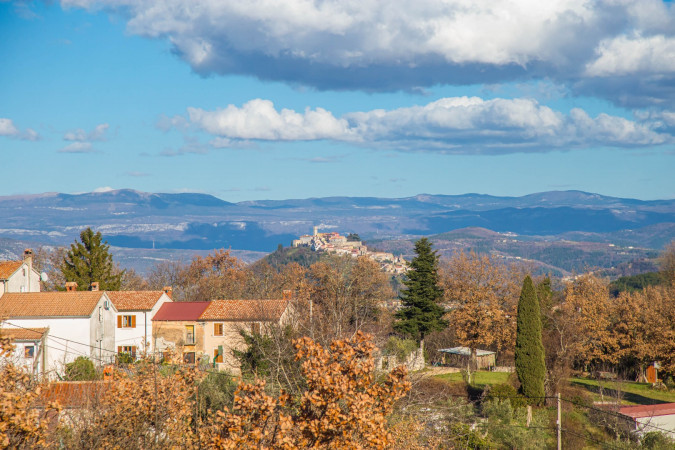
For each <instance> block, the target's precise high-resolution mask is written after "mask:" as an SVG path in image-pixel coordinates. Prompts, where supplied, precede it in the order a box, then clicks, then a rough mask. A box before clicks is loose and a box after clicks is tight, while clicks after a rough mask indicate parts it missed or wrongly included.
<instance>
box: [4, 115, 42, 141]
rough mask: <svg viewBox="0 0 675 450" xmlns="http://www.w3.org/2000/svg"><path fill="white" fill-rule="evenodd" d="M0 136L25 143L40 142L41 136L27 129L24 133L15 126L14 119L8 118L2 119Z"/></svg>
mask: <svg viewBox="0 0 675 450" xmlns="http://www.w3.org/2000/svg"><path fill="white" fill-rule="evenodd" d="M0 136H5V137H8V138H12V139H20V140H23V141H37V140H40V135H39V134H38V133H37V132H36V131H35V130H33V129H31V128H26V129H25V130H24V131H21V130H19V129H18V128H17V127H16V125H14V121H12V119H7V118H0Z"/></svg>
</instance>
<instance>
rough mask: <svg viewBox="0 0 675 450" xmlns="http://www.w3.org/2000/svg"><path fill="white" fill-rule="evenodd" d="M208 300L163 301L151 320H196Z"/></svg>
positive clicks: (207, 304)
mask: <svg viewBox="0 0 675 450" xmlns="http://www.w3.org/2000/svg"><path fill="white" fill-rule="evenodd" d="M207 306H209V302H167V303H164V304H163V305H162V306H161V307H160V308H159V311H157V314H155V317H153V318H152V320H153V321H154V320H167V321H171V320H174V321H181V320H198V319H199V317H200V316H201V315H202V313H203V312H204V310H205V309H206V307H207Z"/></svg>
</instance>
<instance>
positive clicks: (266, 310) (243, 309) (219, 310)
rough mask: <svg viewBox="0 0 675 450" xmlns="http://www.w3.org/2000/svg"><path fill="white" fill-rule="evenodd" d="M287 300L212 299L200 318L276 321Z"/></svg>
mask: <svg viewBox="0 0 675 450" xmlns="http://www.w3.org/2000/svg"><path fill="white" fill-rule="evenodd" d="M289 303H290V302H289V301H288V300H213V301H212V302H210V303H209V305H208V308H206V311H204V313H203V314H202V315H201V317H200V319H201V320H219V321H224V322H270V321H272V322H278V321H279V320H280V319H281V316H282V315H283V313H284V311H286V308H287V307H288V305H289Z"/></svg>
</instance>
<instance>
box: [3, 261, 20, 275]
mask: <svg viewBox="0 0 675 450" xmlns="http://www.w3.org/2000/svg"><path fill="white" fill-rule="evenodd" d="M21 264H23V261H0V280H6V279H8V278H9V277H11V276H12V274H13V273H14V272H16V271H17V270H19V267H21Z"/></svg>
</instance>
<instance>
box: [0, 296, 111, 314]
mask: <svg viewBox="0 0 675 450" xmlns="http://www.w3.org/2000/svg"><path fill="white" fill-rule="evenodd" d="M103 295H104V292H98V291H94V292H92V291H74V292H21V293H7V294H5V295H3V296H2V297H0V317H9V318H12V317H49V316H60V317H89V316H91V314H92V312H93V311H94V308H95V307H96V305H97V304H98V302H99V300H100V299H101V297H102V296H103Z"/></svg>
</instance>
